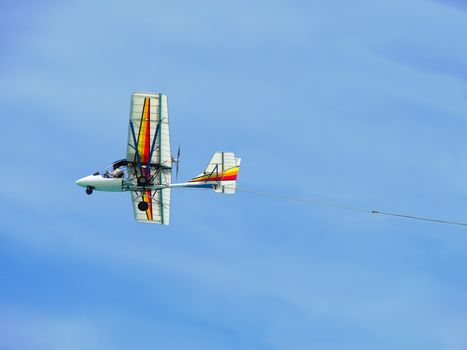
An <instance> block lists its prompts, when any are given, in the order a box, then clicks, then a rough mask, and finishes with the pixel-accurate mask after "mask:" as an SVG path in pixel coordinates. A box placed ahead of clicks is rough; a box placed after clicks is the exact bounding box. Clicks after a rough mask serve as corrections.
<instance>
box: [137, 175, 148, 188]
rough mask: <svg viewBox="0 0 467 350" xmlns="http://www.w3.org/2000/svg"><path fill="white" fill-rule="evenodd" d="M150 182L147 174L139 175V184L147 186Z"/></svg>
mask: <svg viewBox="0 0 467 350" xmlns="http://www.w3.org/2000/svg"><path fill="white" fill-rule="evenodd" d="M147 184H148V179H147V178H146V177H145V176H140V177H138V186H146V185H147Z"/></svg>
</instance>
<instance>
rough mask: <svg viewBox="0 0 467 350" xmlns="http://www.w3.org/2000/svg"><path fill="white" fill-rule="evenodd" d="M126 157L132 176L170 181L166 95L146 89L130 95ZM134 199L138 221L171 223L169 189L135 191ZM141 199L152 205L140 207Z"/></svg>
mask: <svg viewBox="0 0 467 350" xmlns="http://www.w3.org/2000/svg"><path fill="white" fill-rule="evenodd" d="M126 159H127V161H128V162H129V163H131V164H132V165H131V166H129V167H128V172H129V177H130V178H131V179H136V178H138V177H139V176H141V175H145V176H146V175H147V176H151V175H152V176H154V178H153V180H152V183H153V184H154V185H162V184H170V183H171V176H172V169H171V168H172V156H171V153H170V133H169V112H168V106H167V96H165V95H162V94H154V93H145V92H135V93H134V94H133V95H132V96H131V108H130V125H129V128H128V146H127V158H126ZM138 164H140V165H141V166H139V165H138ZM141 172H143V174H141ZM148 172H149V175H148ZM131 199H132V202H133V211H134V214H135V219H136V220H137V221H143V222H150V223H156V224H163V225H168V224H169V220H170V188H164V189H159V190H157V191H144V192H143V193H141V192H133V191H132V192H131ZM141 201H144V202H146V203H148V204H149V208H148V210H146V211H140V210H139V209H138V203H139V202H141Z"/></svg>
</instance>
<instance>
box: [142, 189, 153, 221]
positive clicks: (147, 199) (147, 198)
mask: <svg viewBox="0 0 467 350" xmlns="http://www.w3.org/2000/svg"><path fill="white" fill-rule="evenodd" d="M143 200H144V201H145V202H146V203H148V210H146V218H147V219H148V220H150V221H152V219H153V215H152V198H151V191H146V193H144V194H143Z"/></svg>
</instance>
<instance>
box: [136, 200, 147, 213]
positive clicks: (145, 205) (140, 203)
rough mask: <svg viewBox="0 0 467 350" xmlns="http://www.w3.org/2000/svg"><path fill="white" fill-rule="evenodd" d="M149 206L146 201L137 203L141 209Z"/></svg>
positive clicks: (143, 209)
mask: <svg viewBox="0 0 467 350" xmlns="http://www.w3.org/2000/svg"><path fill="white" fill-rule="evenodd" d="M148 208H149V204H148V203H146V202H139V203H138V209H139V210H141V211H146V210H148Z"/></svg>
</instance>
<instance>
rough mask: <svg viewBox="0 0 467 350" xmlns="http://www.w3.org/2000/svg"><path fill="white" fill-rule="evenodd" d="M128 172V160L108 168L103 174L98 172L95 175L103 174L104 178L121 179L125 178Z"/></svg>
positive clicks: (118, 161)
mask: <svg viewBox="0 0 467 350" xmlns="http://www.w3.org/2000/svg"><path fill="white" fill-rule="evenodd" d="M127 172H128V161H127V160H126V159H120V160H117V161H115V162H113V163H112V164H111V165H109V166H106V167H105V168H104V169H103V170H102V171H101V172H97V173H95V174H94V175H99V174H102V177H103V178H106V179H113V178H116V179H119V178H123V177H125V175H126V174H127Z"/></svg>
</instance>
